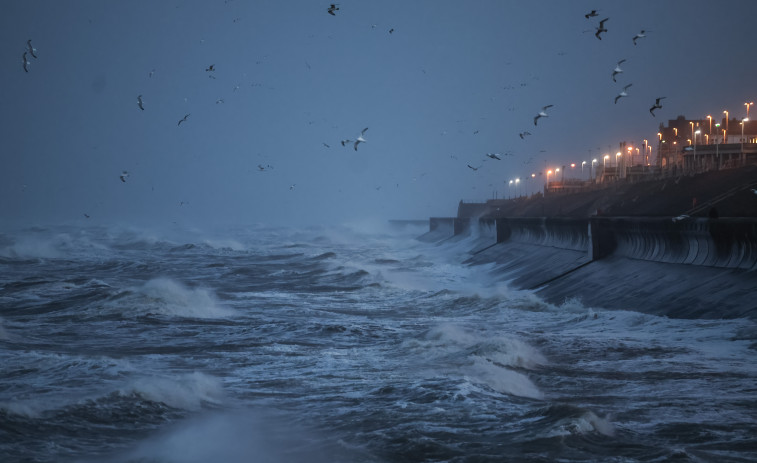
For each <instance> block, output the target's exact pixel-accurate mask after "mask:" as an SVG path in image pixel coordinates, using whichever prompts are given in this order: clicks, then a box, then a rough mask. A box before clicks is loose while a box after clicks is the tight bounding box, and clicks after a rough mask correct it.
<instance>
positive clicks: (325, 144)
mask: <svg viewBox="0 0 757 463" xmlns="http://www.w3.org/2000/svg"><path fill="white" fill-rule="evenodd" d="M321 143H323V146H325V147H326V148H331V146H330V145H329V144H328V143H326V142H321Z"/></svg>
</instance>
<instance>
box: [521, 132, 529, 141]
mask: <svg viewBox="0 0 757 463" xmlns="http://www.w3.org/2000/svg"><path fill="white" fill-rule="evenodd" d="M518 135H519V136H520V138H521V140H522V139H524V138H526V135H531V132H521V133H519V134H518Z"/></svg>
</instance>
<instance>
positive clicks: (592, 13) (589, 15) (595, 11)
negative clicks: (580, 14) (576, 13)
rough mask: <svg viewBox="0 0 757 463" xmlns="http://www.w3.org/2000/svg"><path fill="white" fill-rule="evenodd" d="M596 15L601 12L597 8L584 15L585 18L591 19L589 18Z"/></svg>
mask: <svg viewBox="0 0 757 463" xmlns="http://www.w3.org/2000/svg"><path fill="white" fill-rule="evenodd" d="M594 16H599V14H598V13H597V10H591V11H590V12H588V13H586V14H585V15H584V18H586V19H589V18H593V17H594Z"/></svg>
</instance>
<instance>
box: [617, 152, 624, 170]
mask: <svg viewBox="0 0 757 463" xmlns="http://www.w3.org/2000/svg"><path fill="white" fill-rule="evenodd" d="M620 156H623V154H622V153H621V152H620V151H618V152H617V153H615V168H616V169H617V167H618V158H619V157H620Z"/></svg>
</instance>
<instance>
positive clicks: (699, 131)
mask: <svg viewBox="0 0 757 463" xmlns="http://www.w3.org/2000/svg"><path fill="white" fill-rule="evenodd" d="M700 133H702V131H701V130H698V129H697V131H696V132H694V167H696V164H697V135H699V134H700Z"/></svg>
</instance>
